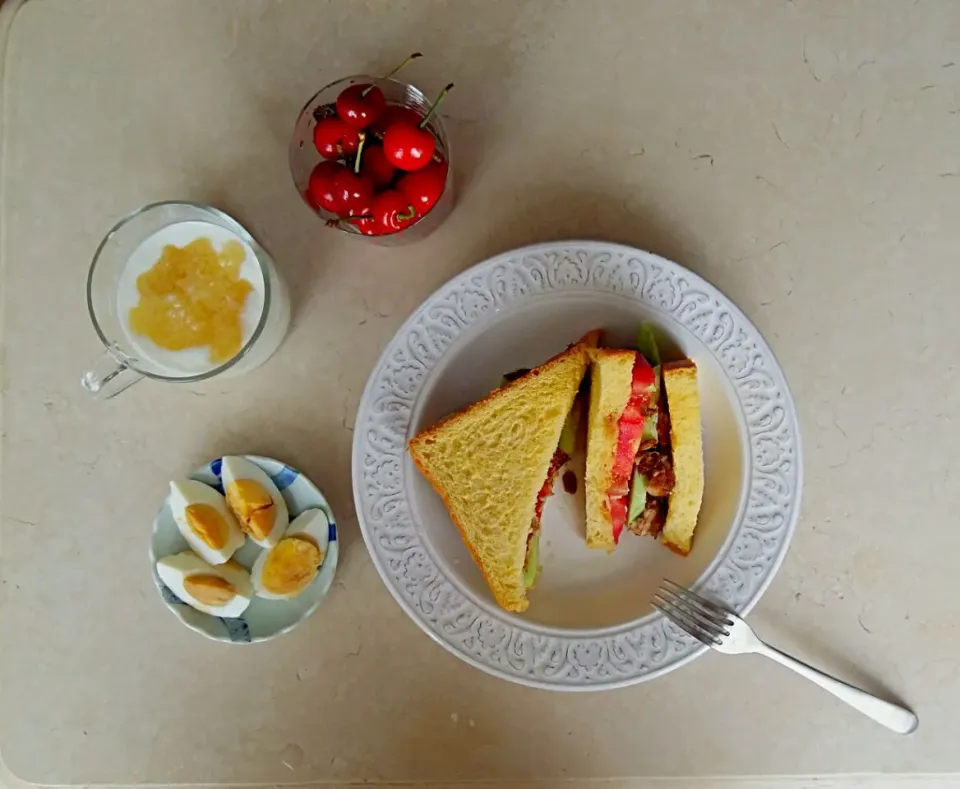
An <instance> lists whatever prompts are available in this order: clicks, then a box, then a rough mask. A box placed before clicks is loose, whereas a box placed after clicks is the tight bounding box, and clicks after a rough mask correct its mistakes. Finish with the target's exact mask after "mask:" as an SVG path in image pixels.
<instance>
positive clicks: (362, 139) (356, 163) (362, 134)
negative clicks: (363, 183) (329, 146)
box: [353, 132, 367, 175]
mask: <svg viewBox="0 0 960 789" xmlns="http://www.w3.org/2000/svg"><path fill="white" fill-rule="evenodd" d="M359 136H360V144H359V145H357V158H356V160H355V161H354V163H353V174H354V175H360V157H361V156H363V145H364V143H365V142H366V141H367V135H366V133H365V132H360V135H359Z"/></svg>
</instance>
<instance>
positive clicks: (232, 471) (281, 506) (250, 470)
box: [220, 455, 290, 548]
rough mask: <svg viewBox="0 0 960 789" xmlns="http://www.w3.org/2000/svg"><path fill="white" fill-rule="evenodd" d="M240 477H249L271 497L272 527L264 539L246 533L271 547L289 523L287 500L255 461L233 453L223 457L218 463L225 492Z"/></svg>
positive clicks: (278, 539)
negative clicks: (252, 461)
mask: <svg viewBox="0 0 960 789" xmlns="http://www.w3.org/2000/svg"><path fill="white" fill-rule="evenodd" d="M241 479H249V480H252V481H253V482H256V483H258V484H259V485H261V486H262V487H263V488H264V489H265V490H266V491H267V493H268V494H269V495H270V498H271V499H273V507H274V519H273V527H272V528H271V529H270V533H269V534H268V535H267V538H266V539H265V540H256V539H254V538H253V537H252V536H250V535H248V536H250V539H251V540H252V541H253V542H255V543H256V544H257V545H260V546H261V547H263V548H272V547H273V546H274V545H276V544H277V543H278V542H280V538H281V537H283V534H284V532H285V531H286V528H287V526H288V525H289V523H290V514H289V512H288V510H287V502H285V501H284V500H283V495H282V494H281V493H280V491H279V489H278V488H277V486H276V485H275V484H274V482H273V480H272V479H270V477H269V476H267V473H266V472H265V471H264V470H263V469H262V468H260V466H258V465H257V464H256V463H251V462H250V461H249V460H247V459H246V458H241V457H236V456H234V455H231V456H227V457H224V458H223V460H222V461H221V465H220V480H221V481H222V482H223V490H224V492H226V490H227V488H228V487H230V485H231V484H232V483H233V482H236V481H237V480H241Z"/></svg>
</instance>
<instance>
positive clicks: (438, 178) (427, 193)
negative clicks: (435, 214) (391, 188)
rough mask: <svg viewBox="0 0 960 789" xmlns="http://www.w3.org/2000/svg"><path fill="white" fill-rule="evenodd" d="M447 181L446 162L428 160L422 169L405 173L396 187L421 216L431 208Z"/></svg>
mask: <svg viewBox="0 0 960 789" xmlns="http://www.w3.org/2000/svg"><path fill="white" fill-rule="evenodd" d="M446 183H447V163H446V161H443V162H436V161H433V162H430V164H428V165H427V166H426V167H424V168H423V169H422V170H417V171H416V172H414V173H407V174H406V175H404V176H403V177H402V178H400V180H399V181H397V189H398V191H400V193H401V194H403V196H404V197H405V198H407V200H408V201H409V202H410V204H411V205H412V206H413V207H414V208H416V209H417V213H418V214H420V215H421V216H423V215H424V214H426V213H427V212H428V211H429V210H430V209H431V208H433V207H434V206H435V205H436V204H437V201H438V200H439V199H440V196H441V195H442V194H443V189H444V187H445V186H446Z"/></svg>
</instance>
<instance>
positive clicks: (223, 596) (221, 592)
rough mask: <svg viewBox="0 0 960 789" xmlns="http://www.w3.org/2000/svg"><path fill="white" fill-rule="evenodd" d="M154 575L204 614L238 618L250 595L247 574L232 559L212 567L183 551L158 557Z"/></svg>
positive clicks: (248, 602) (247, 603) (250, 590)
mask: <svg viewBox="0 0 960 789" xmlns="http://www.w3.org/2000/svg"><path fill="white" fill-rule="evenodd" d="M157 575H159V576H160V580H161V581H163V582H164V583H165V584H166V585H167V586H168V587H169V588H170V591H171V592H173V593H174V594H175V595H176V596H177V597H179V598H180V599H181V600H183V602H185V603H186V604H187V605H189V606H191V607H192V608H196V609H197V610H198V611H203V612H204V613H205V614H213V615H214V616H226V617H238V616H240V615H241V614H242V613H243V612H244V611H246V610H247V606H248V605H250V600H251V598H252V597H253V585H252V584H251V583H250V574H249V573H248V572H247V571H246V570H245V569H244V568H243V567H241V566H240V565H239V564H237V563H236V562H235V561H233V560H230V561H228V562H225V563H224V564H219V565H216V566H213V565H209V564H207V563H206V562H205V561H203V559H201V558H200V557H199V556H197V554H195V553H194V552H193V551H184V552H183V553H177V554H174V555H173V556H166V557H164V558H163V559H160V560H159V561H158V562H157Z"/></svg>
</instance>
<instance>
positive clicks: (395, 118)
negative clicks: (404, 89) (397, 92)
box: [370, 104, 423, 138]
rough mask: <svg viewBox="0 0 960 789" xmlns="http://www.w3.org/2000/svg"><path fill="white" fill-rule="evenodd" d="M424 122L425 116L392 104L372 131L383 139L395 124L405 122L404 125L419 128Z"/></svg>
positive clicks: (408, 108) (409, 108)
mask: <svg viewBox="0 0 960 789" xmlns="http://www.w3.org/2000/svg"><path fill="white" fill-rule="evenodd" d="M422 120H423V116H422V115H421V114H420V113H419V112H417V111H416V110H415V109H412V108H411V107H401V106H400V105H398V104H390V105H389V106H388V107H387V109H386V110H385V111H384V113H383V115H381V116H380V120H378V121H377V122H376V123H375V124H373V127H372V128H371V129H370V131H372V132H373V133H374V134H375V135H377V137H380V138H382V137H383V135H384V134H385V133H386V131H387V129H389V128H390V127H391V126H392V125H393V124H394V123H398V122H400V121H403V122H404V123H409V124H410V125H411V126H419V125H420V121H422Z"/></svg>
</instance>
